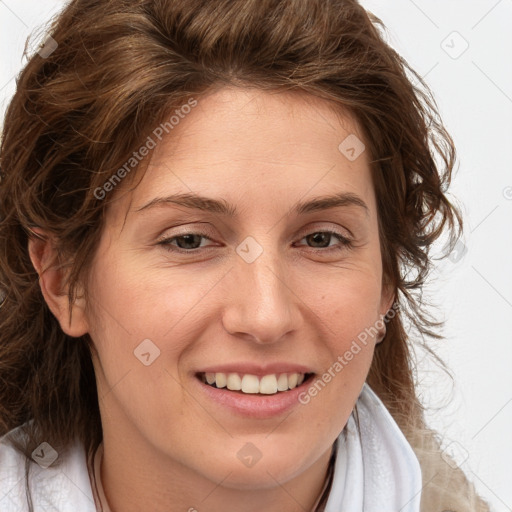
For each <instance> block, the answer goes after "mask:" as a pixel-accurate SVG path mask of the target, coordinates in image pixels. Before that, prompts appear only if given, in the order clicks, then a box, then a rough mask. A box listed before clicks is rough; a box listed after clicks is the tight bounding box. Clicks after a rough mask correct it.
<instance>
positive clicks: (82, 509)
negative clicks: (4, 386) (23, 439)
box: [0, 427, 96, 512]
mask: <svg viewBox="0 0 512 512" xmlns="http://www.w3.org/2000/svg"><path fill="white" fill-rule="evenodd" d="M20 432H21V431H20V427H18V428H17V429H14V430H11V431H10V432H9V433H7V434H6V435H5V436H3V437H0V510H1V511H2V512H20V511H22V510H29V509H28V498H27V493H28V494H29V495H30V497H31V501H32V505H33V510H34V512H39V511H41V512H42V511H46V510H54V511H69V510H75V511H77V512H95V511H96V508H95V506H94V499H93V496H92V490H91V484H90V480H89V472H88V470H87V463H86V458H85V451H84V449H83V447H82V446H81V445H80V444H79V443H78V442H76V443H74V444H73V445H72V446H70V447H69V448H68V449H67V450H66V451H65V452H63V453H57V451H55V450H54V449H53V448H52V447H51V446H50V445H49V444H48V443H42V444H41V445H39V447H38V448H36V450H34V452H33V457H32V458H29V459H27V457H26V456H25V455H24V454H22V453H21V452H20V451H18V450H17V449H16V448H15V447H14V446H13V445H12V442H11V441H12V440H13V439H15V438H20V435H21V433H20ZM27 469H28V478H27V476H26V471H27ZM27 482H28V488H27Z"/></svg>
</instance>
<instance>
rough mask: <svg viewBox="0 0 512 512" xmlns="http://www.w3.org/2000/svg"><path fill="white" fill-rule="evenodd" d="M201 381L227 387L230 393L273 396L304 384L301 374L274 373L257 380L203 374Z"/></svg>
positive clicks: (233, 374)
mask: <svg viewBox="0 0 512 512" xmlns="http://www.w3.org/2000/svg"><path fill="white" fill-rule="evenodd" d="M203 381H204V382H206V383H208V384H210V385H212V386H213V385H214V384H215V386H217V387H218V388H225V387H227V388H228V389H229V390H231V391H242V392H243V393H262V394H264V395H273V394H274V393H277V392H278V391H288V390H289V389H293V388H295V387H297V386H300V385H301V384H302V383H303V382H304V374H303V373H288V374H286V373H281V374H279V376H278V375H276V374H275V373H273V374H270V375H265V376H263V377H261V378H259V377H258V376H256V375H250V374H243V375H242V376H240V375H239V374H238V373H227V374H226V373H204V374H203Z"/></svg>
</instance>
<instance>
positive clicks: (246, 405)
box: [194, 376, 314, 419]
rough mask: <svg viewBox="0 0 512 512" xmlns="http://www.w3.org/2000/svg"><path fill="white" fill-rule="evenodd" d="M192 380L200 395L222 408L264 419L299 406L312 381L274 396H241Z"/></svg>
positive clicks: (308, 380)
mask: <svg viewBox="0 0 512 512" xmlns="http://www.w3.org/2000/svg"><path fill="white" fill-rule="evenodd" d="M313 377H314V376H313ZM194 380H195V381H196V382H197V384H198V385H199V386H200V389H201V392H202V393H204V394H205V395H206V396H207V397H208V398H209V399H210V400H212V401H213V402H215V403H217V404H219V405H221V406H222V407H225V408H227V409H229V410H231V411H232V412H235V413H236V414H239V415H241V416H245V417H249V418H259V419H265V418H272V417H275V416H279V415H280V414H284V413H285V412H288V411H290V410H291V409H293V407H296V406H298V405H301V404H300V402H299V395H300V394H301V393H302V392H303V391H305V390H306V389H307V388H308V386H309V384H310V381H311V380H312V379H311V376H310V377H309V378H308V379H307V380H305V381H304V382H303V383H302V384H301V385H300V386H297V387H296V388H294V389H290V390H288V391H281V392H278V393H276V394H274V395H260V394H249V393H246V394H242V393H238V392H236V391H229V390H228V389H227V388H214V387H212V386H209V385H208V384H204V383H203V382H201V381H200V380H199V379H198V378H197V377H195V378H194Z"/></svg>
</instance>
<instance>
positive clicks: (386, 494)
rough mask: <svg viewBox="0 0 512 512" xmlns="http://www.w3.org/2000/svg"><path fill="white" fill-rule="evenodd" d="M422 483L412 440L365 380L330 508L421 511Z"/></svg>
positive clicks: (341, 448) (341, 442) (345, 435)
mask: <svg viewBox="0 0 512 512" xmlns="http://www.w3.org/2000/svg"><path fill="white" fill-rule="evenodd" d="M358 423H359V428H358ZM421 488H422V478H421V468H420V465H419V462H418V459H417V457H416V455H415V454H414V452H413V450H412V448H411V446H410V444H409V443H408V441H407V440H406V438H405V436H404V435H403V433H402V431H401V430H400V428H399V427H398V425H397V424H396V422H395V420H394V419H393V417H392V416H391V414H390V413H389V411H388V410H387V409H386V407H385V406H384V404H383V403H382V402H381V400H380V399H379V397H378V396H377V395H376V394H375V393H374V392H373V391H372V390H371V389H370V387H369V386H368V385H367V384H364V386H363V389H362V391H361V394H360V395H359V398H358V400H357V404H356V407H355V408H354V411H353V412H352V414H351V416H350V418H349V420H348V422H347V425H346V428H345V429H344V431H343V432H342V434H341V435H340V436H339V438H338V450H337V454H336V464H335V467H334V477H333V483H332V486H331V490H330V493H329V498H328V500H327V503H326V506H325V509H324V510H325V512H339V511H341V510H342V511H343V512H382V511H386V512H387V511H394V512H419V510H420V499H421Z"/></svg>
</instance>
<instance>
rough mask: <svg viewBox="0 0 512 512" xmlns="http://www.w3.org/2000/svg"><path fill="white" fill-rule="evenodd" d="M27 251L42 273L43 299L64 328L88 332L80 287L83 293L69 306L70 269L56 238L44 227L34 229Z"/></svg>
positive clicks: (74, 334)
mask: <svg viewBox="0 0 512 512" xmlns="http://www.w3.org/2000/svg"><path fill="white" fill-rule="evenodd" d="M28 253H29V256H30V260H31V261H32V265H33V266H34V268H35V270H36V272H37V273H38V275H39V286H40V287H41V292H42V294H43V297H44V300H45V301H46V304H48V307H49V308H50V311H51V312H52V313H53V315H54V316H55V318H56V319H57V320H58V321H59V324H60V327H61V329H62V330H63V331H64V332H65V333H66V334H67V335H68V336H72V337H79V336H83V335H84V334H86V333H87V332H88V331H89V327H88V324H87V317H86V313H85V300H84V299H83V298H82V291H81V290H80V289H79V290H78V293H79V295H80V297H79V298H77V299H76V300H75V302H74V303H73V304H72V305H71V308H70V305H69V298H68V292H69V289H68V284H67V270H66V266H64V265H62V262H61V258H60V257H59V254H58V251H57V245H56V241H55V238H54V237H52V236H51V235H48V234H47V233H46V232H45V231H43V230H42V229H39V228H34V229H32V233H31V235H30V237H29V240H28ZM70 313H71V319H70Z"/></svg>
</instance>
